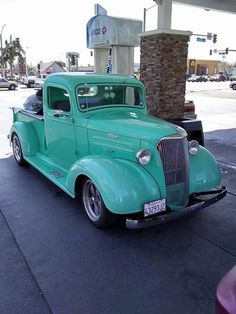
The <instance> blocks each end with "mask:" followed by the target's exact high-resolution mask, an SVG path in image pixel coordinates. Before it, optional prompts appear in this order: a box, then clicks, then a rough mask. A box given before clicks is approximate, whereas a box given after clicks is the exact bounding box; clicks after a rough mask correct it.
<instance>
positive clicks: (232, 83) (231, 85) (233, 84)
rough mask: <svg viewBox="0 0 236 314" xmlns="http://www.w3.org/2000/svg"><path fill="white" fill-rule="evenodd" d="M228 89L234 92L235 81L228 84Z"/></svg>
mask: <svg viewBox="0 0 236 314" xmlns="http://www.w3.org/2000/svg"><path fill="white" fill-rule="evenodd" d="M229 87H230V88H232V89H233V90H236V81H232V82H230V84H229Z"/></svg>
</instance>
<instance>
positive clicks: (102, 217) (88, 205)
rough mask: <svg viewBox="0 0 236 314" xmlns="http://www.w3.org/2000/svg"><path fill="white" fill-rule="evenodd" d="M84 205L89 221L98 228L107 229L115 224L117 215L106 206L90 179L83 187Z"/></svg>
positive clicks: (85, 181) (86, 180)
mask: <svg viewBox="0 0 236 314" xmlns="http://www.w3.org/2000/svg"><path fill="white" fill-rule="evenodd" d="M82 203H83V207H84V209H85V212H86V214H87V216H88V219H89V220H90V222H91V223H92V224H94V225H95V226H96V227H105V226H109V225H112V224H114V223H115V221H116V215H114V214H112V213H111V212H110V211H109V210H108V209H107V208H106V206H105V204H104V202H103V199H102V196H101V193H100V192H99V190H98V189H97V187H96V186H95V184H94V183H93V181H92V180H91V179H89V178H87V179H85V180H84V182H83V185H82Z"/></svg>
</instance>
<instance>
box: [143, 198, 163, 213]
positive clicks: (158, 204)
mask: <svg viewBox="0 0 236 314" xmlns="http://www.w3.org/2000/svg"><path fill="white" fill-rule="evenodd" d="M165 210H166V200H165V198H163V199H162V200H158V201H153V202H151V203H146V204H144V217H147V216H150V215H154V214H157V213H160V212H163V211H165Z"/></svg>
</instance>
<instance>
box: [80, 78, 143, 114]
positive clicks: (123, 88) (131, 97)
mask: <svg viewBox="0 0 236 314" xmlns="http://www.w3.org/2000/svg"><path fill="white" fill-rule="evenodd" d="M77 97H78V103H79V108H80V109H81V110H87V109H94V108H96V109H97V108H98V107H104V106H105V107H109V106H124V107H127V106H132V107H133V106H135V107H143V106H144V95H143V90H142V89H141V87H139V86H129V85H119V84H109V85H99V84H96V85H95V84H93V85H90V84H86V85H80V86H78V88H77Z"/></svg>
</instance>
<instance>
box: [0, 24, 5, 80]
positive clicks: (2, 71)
mask: <svg viewBox="0 0 236 314" xmlns="http://www.w3.org/2000/svg"><path fill="white" fill-rule="evenodd" d="M5 26H6V24H4V25H3V26H2V29H1V34H0V35H1V38H0V39H1V41H0V42H1V74H2V76H4V70H3V67H4V65H3V52H2V51H3V48H2V32H3V29H4V27H5Z"/></svg>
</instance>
